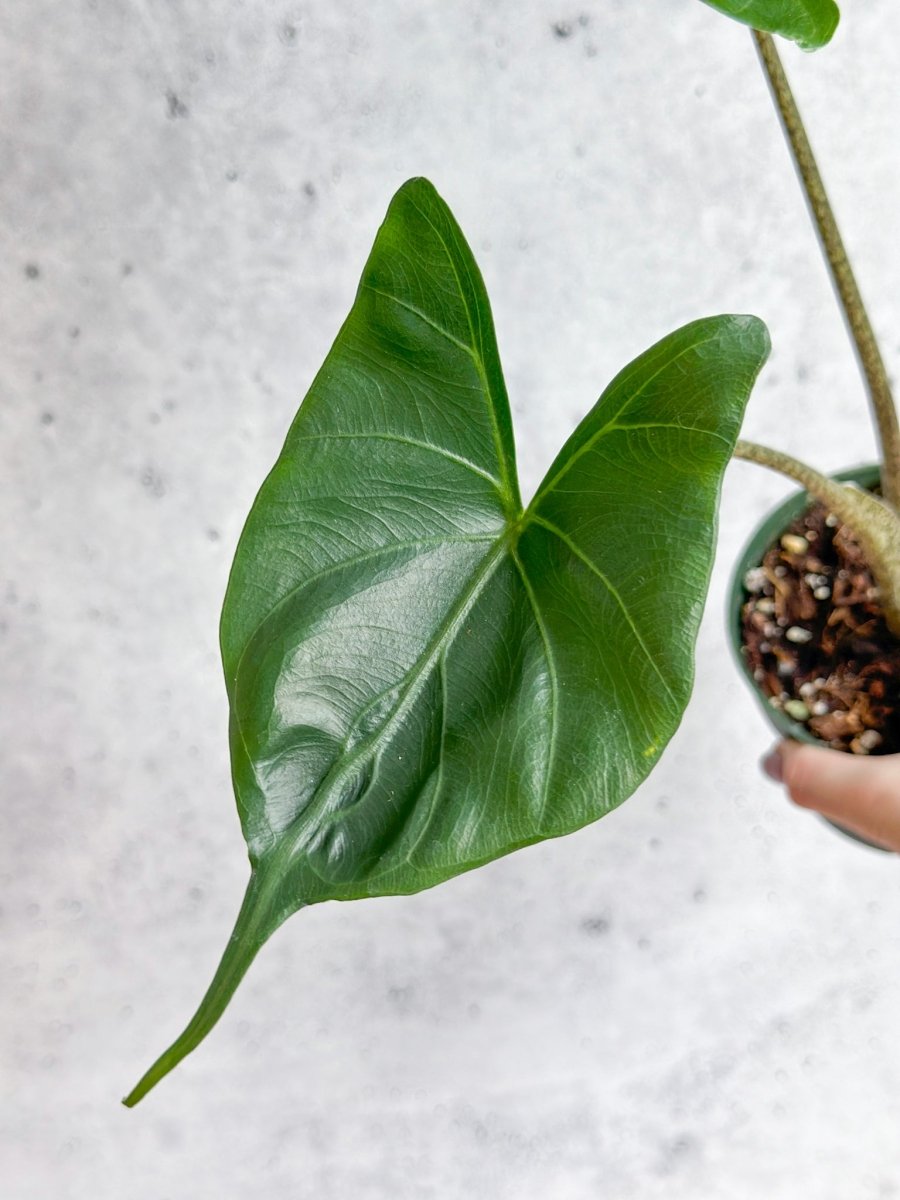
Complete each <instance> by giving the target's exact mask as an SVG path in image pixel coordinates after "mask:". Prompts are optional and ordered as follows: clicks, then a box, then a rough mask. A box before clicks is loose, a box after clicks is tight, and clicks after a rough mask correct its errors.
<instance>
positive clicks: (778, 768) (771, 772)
mask: <svg viewBox="0 0 900 1200" xmlns="http://www.w3.org/2000/svg"><path fill="white" fill-rule="evenodd" d="M761 765H762V769H763V770H764V771H765V773H766V774H767V775H768V777H769V778H770V779H774V781H775V782H776V783H782V782H783V780H784V763H783V762H782V760H781V747H780V746H773V747H772V749H771V750H770V751H769V753H768V754H767V755H766V757H765V758H764V759H763V760H762V764H761Z"/></svg>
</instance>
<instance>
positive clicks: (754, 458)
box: [734, 441, 900, 638]
mask: <svg viewBox="0 0 900 1200" xmlns="http://www.w3.org/2000/svg"><path fill="white" fill-rule="evenodd" d="M734 457H735V458H741V459H743V460H744V461H745V462H752V463H758V464H759V465H760V466H762V467H768V468H769V469H770V470H772V471H777V472H778V473H779V474H781V475H786V476H787V477H788V479H793V480H794V482H795V483H799V484H800V485H801V487H804V488H806V490H807V492H809V494H810V496H812V497H814V498H815V499H816V500H819V501H820V502H821V503H822V504H824V505H825V507H826V508H827V509H828V511H829V512H832V513H834V515H835V516H836V517H838V518H839V520H840V521H842V522H843V524H845V525H847V526H848V527H849V528H850V529H852V530H853V533H854V534H855V536H856V539H857V541H858V542H859V544H860V546H861V547H862V549H863V553H864V554H865V557H866V561H867V562H868V565H869V567H870V568H871V570H872V575H873V576H874V578H875V582H876V583H877V584H878V591H879V603H880V604H881V609H882V612H883V613H884V619H885V621H886V622H887V625H888V628H889V629H890V631H891V633H892V634H893V635H894V637H897V638H900V519H898V516H897V513H896V512H895V511H894V510H893V509H891V508H889V507H888V506H887V505H886V504H884V503H883V502H882V501H881V500H879V499H878V498H877V497H876V496H873V495H872V494H871V493H870V492H864V491H862V490H861V489H859V488H856V487H848V486H847V485H846V484H843V483H839V482H838V481H837V480H835V479H829V477H828V476H827V475H822V474H821V473H820V472H819V471H816V470H815V469H814V468H813V467H808V466H807V465H806V463H803V462H800V460H799V459H796V458H792V457H791V456H790V455H789V454H782V453H781V451H780V450H770V449H769V447H768V446H760V445H758V444H757V443H756V442H745V441H739V442H738V443H737V445H736V446H735V448H734Z"/></svg>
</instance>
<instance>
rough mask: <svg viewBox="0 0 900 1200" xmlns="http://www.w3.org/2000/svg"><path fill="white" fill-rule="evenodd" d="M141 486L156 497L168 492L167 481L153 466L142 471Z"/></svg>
mask: <svg viewBox="0 0 900 1200" xmlns="http://www.w3.org/2000/svg"><path fill="white" fill-rule="evenodd" d="M141 486H142V487H143V488H144V489H145V490H146V491H147V492H149V494H150V495H151V496H153V497H155V498H156V499H159V497H160V496H164V495H165V494H166V485H165V481H164V480H163V478H162V476H161V475H160V474H159V472H158V471H155V470H154V469H153V467H147V468H145V469H144V470H143V471H142V472H141Z"/></svg>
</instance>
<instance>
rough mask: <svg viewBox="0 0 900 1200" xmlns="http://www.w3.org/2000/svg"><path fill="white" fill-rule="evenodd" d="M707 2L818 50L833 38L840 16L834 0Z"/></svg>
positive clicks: (754, 24)
mask: <svg viewBox="0 0 900 1200" xmlns="http://www.w3.org/2000/svg"><path fill="white" fill-rule="evenodd" d="M703 3H704V4H708V5H709V6H710V8H717V9H718V10H719V12H723V13H726V14H727V15H728V16H729V17H734V18H735V19H736V20H738V21H741V22H743V24H744V25H750V26H752V28H753V29H761V30H763V31H764V32H765V33H780V34H781V35H782V37H786V38H790V39H791V41H792V42H796V43H797V45H798V46H801V47H802V48H803V49H804V50H818V49H819V47H821V46H824V45H826V44H827V43H828V42H830V41H831V39H832V37H833V35H834V31H835V29H837V25H838V21H839V20H840V12H839V10H838V6H837V5H836V4H835V3H834V0H703Z"/></svg>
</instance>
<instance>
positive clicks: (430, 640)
mask: <svg viewBox="0 0 900 1200" xmlns="http://www.w3.org/2000/svg"><path fill="white" fill-rule="evenodd" d="M767 350H768V337H767V334H766V331H765V327H764V326H763V325H762V324H761V323H760V322H759V321H757V320H756V319H755V318H752V317H717V318H712V319H709V320H704V321H698V322H696V323H694V324H692V325H689V326H687V327H686V328H684V329H681V330H679V331H677V332H676V333H674V334H672V335H671V336H670V337H667V338H665V339H664V340H663V341H662V342H660V343H659V344H658V345H656V346H654V347H653V348H652V349H651V350H649V351H648V352H647V353H646V354H644V355H642V356H641V357H640V358H639V359H638V360H637V361H636V362H634V363H632V364H631V365H630V366H629V367H627V368H626V369H625V370H624V371H623V372H622V373H621V374H620V375H619V376H618V377H617V378H616V379H615V380H614V381H613V383H612V384H611V385H610V386H609V387H608V388H607V390H606V391H605V392H604V394H603V396H602V397H601V399H600V401H599V402H598V403H597V405H596V406H595V407H594V409H593V410H592V411H591V412H590V413H589V414H588V415H587V417H585V419H584V420H583V421H582V423H581V424H580V426H579V427H578V428H577V430H576V431H575V433H574V434H573V435H572V437H571V438H570V439H569V441H568V442H567V444H566V445H565V447H564V448H563V450H562V451H561V452H560V454H559V456H558V457H557V459H556V461H555V463H554V464H553V466H552V467H551V469H550V471H549V473H548V475H547V477H546V479H545V480H544V482H543V483H542V485H541V487H540V489H539V491H538V493H537V495H536V497H535V499H534V501H533V502H532V504H531V505H530V507H529V508H528V510H527V511H526V512H523V511H522V505H521V502H520V499H519V493H518V485H517V482H516V470H515V460H514V449H513V438H512V426H511V421H510V414H509V406H508V403H507V398H506V391H505V387H504V383H503V377H502V373H501V369H500V362H499V358H498V353H497V347H496V344H495V339H494V331H493V324H492V320H491V314H490V310H489V307H488V300H487V296H486V293H485V290H484V285H483V283H482V280H481V276H480V274H479V272H478V268H477V266H476V264H475V261H474V259H473V257H472V255H471V252H470V251H469V248H468V246H467V245H466V243H465V241H464V239H463V236H462V234H461V232H460V230H459V228H458V226H457V225H456V223H455V221H454V219H453V217H452V216H451V214H450V212H449V210H448V209H447V207H446V205H444V203H443V202H442V201H441V200H440V198H439V197H438V195H437V194H436V192H435V191H434V189H433V188H432V187H431V185H430V184H428V183H427V182H426V181H424V180H413V181H411V182H410V183H408V184H406V185H405V186H404V187H403V188H402V189H401V190H400V192H399V193H398V194H397V196H396V197H395V198H394V200H393V202H392V204H391V207H390V210H389V212H388V215H387V218H386V220H385V223H384V225H383V226H382V228H381V230H380V232H379V234H378V237H377V240H376V242H375V246H374V249H373V251H372V254H371V256H370V259H369V262H368V264H367V266H366V268H365V272H364V274H363V278H362V282H361V284H360V288H359V292H358V294H357V297H356V301H355V303H354V305H353V309H352V311H351V313H350V316H349V317H348V319H347V321H346V323H345V324H344V327H343V328H342V330H341V332H340V334H339V335H338V338H337V340H336V342H335V344H334V346H333V348H332V350H331V352H330V353H329V355H328V358H327V359H326V361H325V364H324V366H323V367H322V369H321V371H320V372H319V375H318V376H317V378H316V379H315V381H314V383H313V385H312V388H311V389H310V392H309V394H308V396H307V397H306V399H305V401H304V402H303V405H302V407H301V409H300V412H299V414H298V415H297V418H296V420H295V421H294V424H293V427H292V428H291V430H290V433H289V434H288V438H287V441H286V443H285V446H284V449H283V451H282V454H281V457H280V458H279V459H278V462H277V463H276V465H275V468H274V470H273V471H272V473H271V474H270V475H269V477H268V479H267V480H266V482H265V483H264V485H263V487H262V489H261V491H260V493H259V495H258V497H257V499H256V502H255V504H254V506H253V509H252V511H251V513H250V517H249V519H248V521H247V525H246V527H245V529H244V532H243V535H242V537H241V541H240V545H239V547H238V550H237V554H236V557H235V562H234V566H233V569H232V574H231V579H230V582H229V586H228V592H227V596H226V600H225V607H224V612H223V616H222V629H221V641H222V654H223V660H224V665H225V675H226V680H227V685H228V692H229V698H230V705H231V754H232V766H233V774H234V783H235V790H236V794H237V802H238V809H239V812H240V817H241V822H242V825H243V830H244V834H245V837H246V840H247V845H248V847H249V850H250V859H251V864H252V868H253V872H252V877H251V882H250V886H249V888H248V892H247V897H246V899H245V902H244V907H243V909H242V910H241V914H240V916H239V918H238V923H237V927H236V929H235V933H234V935H233V936H232V939H231V941H230V943H229V946H228V948H227V950H226V952H225V956H224V958H223V960H222V965H221V966H220V968H219V971H218V974H217V975H216V978H215V980H214V981H213V984H212V986H211V987H210V990H209V992H208V993H207V996H206V998H205V999H204V1001H203V1004H202V1005H201V1008H200V1010H199V1012H198V1014H197V1016H196V1017H195V1018H194V1021H193V1022H192V1023H191V1025H190V1026H189V1027H188V1029H187V1030H186V1031H185V1033H184V1034H183V1035H182V1037H181V1038H180V1039H179V1040H178V1042H176V1043H175V1045H174V1046H173V1047H172V1049H171V1050H169V1051H167V1052H166V1054H165V1055H163V1057H162V1058H161V1059H160V1060H159V1062H158V1063H157V1064H156V1065H155V1066H154V1067H153V1068H151V1070H150V1072H148V1074H147V1076H145V1078H144V1080H142V1082H141V1084H139V1086H138V1087H137V1088H136V1089H135V1091H134V1092H133V1093H132V1094H131V1096H129V1097H128V1100H127V1101H126V1103H135V1102H136V1101H137V1100H138V1099H140V1097H141V1095H143V1094H144V1092H146V1091H147V1090H148V1089H149V1088H150V1087H151V1086H153V1084H154V1083H155V1082H156V1081H157V1080H158V1079H159V1078H161V1077H162V1075H164V1074H165V1073H166V1072H167V1071H168V1070H170V1069H171V1067H172V1066H173V1065H174V1064H175V1063H176V1062H177V1061H178V1060H179V1059H180V1058H182V1057H183V1056H184V1054H186V1053H187V1052H188V1051H189V1050H190V1049H192V1048H193V1046H194V1045H196V1044H197V1042H199V1041H200V1039H201V1038H202V1037H203V1036H204V1035H205V1034H206V1032H208V1030H209V1029H210V1028H211V1026H212V1024H213V1023H214V1022H215V1020H216V1019H217V1018H218V1016H219V1015H220V1013H221V1012H222V1010H223V1009H224V1007H225V1004H226V1003H227V1000H228V998H229V997H230V995H231V993H232V992H233V990H234V988H235V986H236V985H237V982H238V981H239V979H240V977H241V975H242V974H243V972H244V971H245V970H246V968H247V966H248V965H249V963H250V961H251V960H252V958H253V956H254V954H255V953H256V951H257V950H258V949H259V947H260V946H261V945H262V944H263V942H264V941H265V940H266V939H267V938H268V937H269V936H270V935H271V933H272V932H273V931H274V930H275V929H276V928H277V927H278V926H279V925H280V924H281V922H282V921H284V920H285V918H286V917H287V916H289V915H290V914H291V913H292V912H294V911H296V910H297V909H299V908H301V907H303V906H305V905H309V904H315V903H318V902H319V901H322V900H329V899H339V900H349V899H356V898H360V897H366V896H380V895H389V894H397V893H406V892H415V891H418V890H420V889H422V888H427V887H432V886H433V885H434V884H437V883H440V882H441V881H443V880H446V879H448V878H450V877H451V876H453V875H455V874H457V873H459V872H461V871H465V870H468V869H469V868H471V867H475V866H478V865H479V864H481V863H485V862H487V861H489V860H490V859H493V858H497V857H498V856H499V855H502V854H507V853H509V852H510V851H511V850H515V849H516V848H517V847H520V846H525V845H527V844H529V843H531V842H535V841H539V840H541V839H543V838H548V837H556V836H558V835H560V834H564V833H568V832H570V831H572V830H574V829H577V828H578V827H579V826H581V825H584V824H585V823H586V822H588V821H594V820H596V819H597V818H598V817H601V816H603V815H604V813H607V812H609V811H610V809H612V808H614V807H615V806H616V805H618V804H619V803H621V801H622V800H624V799H625V798H626V797H627V796H628V795H630V793H631V792H633V791H634V789H635V788H636V787H637V785H638V784H639V783H640V782H641V780H642V779H644V777H645V776H646V775H647V773H648V772H649V771H650V769H651V767H652V766H653V764H654V763H655V761H656V760H657V758H658V757H659V754H660V752H661V751H662V748H663V747H664V745H665V744H666V742H667V741H668V739H669V738H670V737H671V735H672V733H673V732H674V730H675V728H676V726H677V725H678V722H679V720H680V718H681V714H682V711H683V709H684V706H685V704H686V702H687V699H688V695H689V693H690V690H691V683H692V675H693V666H692V655H693V645H694V640H695V635H696V632H697V626H698V622H699V620H700V615H701V611H702V607H703V602H704V598H705V593H706V588H707V583H708V577H709V572H710V567H711V562H712V556H713V542H714V531H715V513H716V504H717V499H718V493H719V487H720V482H721V476H722V473H723V471H724V468H725V465H726V463H727V461H728V458H729V456H730V454H731V450H732V448H733V444H734V441H735V438H736V436H737V432H738V428H739V425H740V421H741V417H742V413H743V408H744V404H745V402H746V399H747V396H748V394H749V392H750V389H751V386H752V384H753V381H754V379H755V376H756V374H757V372H758V370H759V368H760V366H761V364H762V362H763V360H764V359H765V356H766V354H767Z"/></svg>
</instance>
